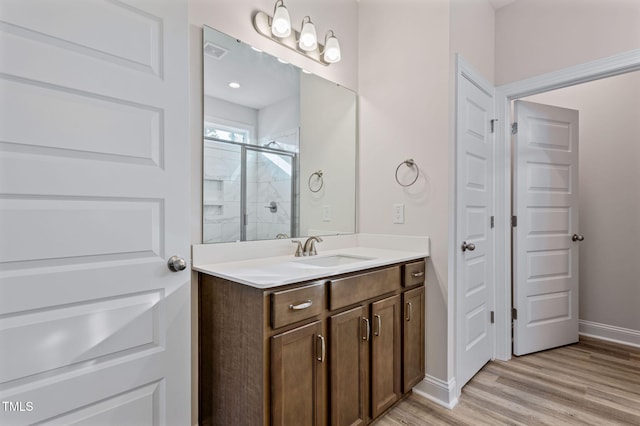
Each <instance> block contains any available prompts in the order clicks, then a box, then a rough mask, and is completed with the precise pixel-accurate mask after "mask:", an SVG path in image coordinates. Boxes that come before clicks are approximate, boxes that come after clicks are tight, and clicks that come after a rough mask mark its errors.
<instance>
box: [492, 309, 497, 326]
mask: <svg viewBox="0 0 640 426" xmlns="http://www.w3.org/2000/svg"><path fill="white" fill-rule="evenodd" d="M495 322H496V313H495V312H493V311H491V324H493V323H495Z"/></svg>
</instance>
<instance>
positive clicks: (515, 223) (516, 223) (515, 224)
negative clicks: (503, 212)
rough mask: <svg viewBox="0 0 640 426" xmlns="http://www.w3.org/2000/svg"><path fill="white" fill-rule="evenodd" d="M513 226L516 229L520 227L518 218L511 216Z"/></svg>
mask: <svg viewBox="0 0 640 426" xmlns="http://www.w3.org/2000/svg"><path fill="white" fill-rule="evenodd" d="M511 226H513V227H514V228H515V227H517V226H518V216H511Z"/></svg>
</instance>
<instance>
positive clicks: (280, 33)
mask: <svg viewBox="0 0 640 426" xmlns="http://www.w3.org/2000/svg"><path fill="white" fill-rule="evenodd" d="M278 3H279V4H278ZM271 34H273V35H274V36H276V37H280V38H283V37H289V36H290V35H291V18H290V17H289V11H288V10H287V8H286V7H285V6H284V1H283V0H277V1H276V5H275V7H274V8H273V20H272V22H271Z"/></svg>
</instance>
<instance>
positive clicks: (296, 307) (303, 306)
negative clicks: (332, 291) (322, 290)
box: [289, 300, 313, 311]
mask: <svg viewBox="0 0 640 426" xmlns="http://www.w3.org/2000/svg"><path fill="white" fill-rule="evenodd" d="M311 305H313V302H312V301H311V300H307V301H306V302H302V303H298V304H297V305H289V309H291V310H292V311H301V310H303V309H307V308H309V307H311Z"/></svg>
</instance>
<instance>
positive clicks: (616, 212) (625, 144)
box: [527, 72, 640, 332]
mask: <svg viewBox="0 0 640 426" xmlns="http://www.w3.org/2000/svg"><path fill="white" fill-rule="evenodd" d="M527 100H531V101H533V102H540V103H546V104H550V105H555V106H560V107H565V108H571V109H577V110H579V111H580V128H579V132H580V145H579V146H580V148H579V158H580V163H579V167H580V169H579V187H580V219H579V220H580V230H579V233H581V234H583V235H584V236H585V240H584V242H582V243H580V319H581V320H586V321H591V322H595V323H600V324H606V325H610V326H615V327H622V328H626V329H631V330H636V331H638V332H640V315H639V314H638V306H639V305H640V286H639V285H638V279H639V278H638V277H640V255H638V250H637V248H636V245H637V242H638V241H640V221H639V220H638V218H640V185H638V182H640V167H639V166H640V120H638V118H639V117H640V72H635V73H631V74H625V75H621V76H617V77H611V78H607V79H603V80H598V81H594V82H590V83H586V84H581V85H578V86H573V87H568V88H564V89H560V90H555V91H553V92H548V93H544V94H540V95H536V96H532V97H529V98H527Z"/></svg>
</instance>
